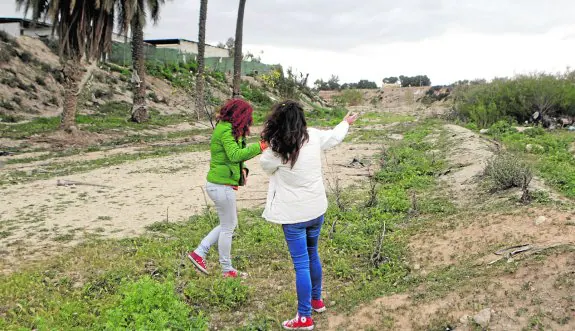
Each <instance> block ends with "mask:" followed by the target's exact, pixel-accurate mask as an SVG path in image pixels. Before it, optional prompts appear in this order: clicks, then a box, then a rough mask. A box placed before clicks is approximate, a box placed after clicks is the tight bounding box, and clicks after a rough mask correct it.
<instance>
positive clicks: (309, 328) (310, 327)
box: [282, 325, 313, 331]
mask: <svg viewBox="0 0 575 331" xmlns="http://www.w3.org/2000/svg"><path fill="white" fill-rule="evenodd" d="M282 326H283V325H282ZM283 328H284V330H306V331H311V330H313V325H312V326H306V327H302V328H288V327H287V326H283Z"/></svg>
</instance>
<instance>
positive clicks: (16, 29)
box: [0, 17, 52, 38]
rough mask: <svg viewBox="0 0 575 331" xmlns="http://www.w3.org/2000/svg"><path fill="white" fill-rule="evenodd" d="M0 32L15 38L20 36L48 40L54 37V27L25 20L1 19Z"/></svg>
mask: <svg viewBox="0 0 575 331" xmlns="http://www.w3.org/2000/svg"><path fill="white" fill-rule="evenodd" d="M0 31H4V32H6V33H7V34H9V35H10V36H12V37H14V38H18V37H20V36H28V37H35V38H48V37H50V36H51V35H52V25H50V24H48V23H44V22H34V21H33V20H29V19H25V18H10V17H0Z"/></svg>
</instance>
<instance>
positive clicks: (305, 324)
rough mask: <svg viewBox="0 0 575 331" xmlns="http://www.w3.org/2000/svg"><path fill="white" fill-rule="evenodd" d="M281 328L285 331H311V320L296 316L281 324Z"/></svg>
mask: <svg viewBox="0 0 575 331" xmlns="http://www.w3.org/2000/svg"><path fill="white" fill-rule="evenodd" d="M282 326H283V328H284V329H286V330H313V320H312V319H311V317H303V316H299V314H297V315H296V316H295V318H294V319H292V320H288V321H285V322H283V323H282Z"/></svg>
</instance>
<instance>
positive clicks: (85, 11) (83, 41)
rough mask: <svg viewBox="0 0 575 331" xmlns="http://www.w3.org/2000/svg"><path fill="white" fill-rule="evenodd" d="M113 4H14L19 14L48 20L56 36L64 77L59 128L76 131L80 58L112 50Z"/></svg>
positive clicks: (27, 0)
mask: <svg viewBox="0 0 575 331" xmlns="http://www.w3.org/2000/svg"><path fill="white" fill-rule="evenodd" d="M115 4H116V0H100V1H94V0H16V5H17V8H18V9H19V10H23V12H24V14H25V15H26V14H27V13H28V12H29V11H31V12H32V18H33V19H34V20H38V19H40V18H43V19H47V20H48V21H50V22H52V23H53V26H54V27H53V29H54V30H55V31H56V33H57V35H58V43H59V55H60V62H61V64H62V73H63V76H64V109H63V111H62V121H61V124H60V128H61V129H63V130H66V131H68V132H71V131H74V130H75V129H76V105H77V103H78V93H79V82H80V80H81V77H82V70H81V69H82V64H81V61H82V58H85V59H86V60H87V61H92V60H96V59H98V58H100V57H101V56H102V54H104V53H106V52H107V51H109V50H110V48H111V46H112V32H113V30H114V9H115Z"/></svg>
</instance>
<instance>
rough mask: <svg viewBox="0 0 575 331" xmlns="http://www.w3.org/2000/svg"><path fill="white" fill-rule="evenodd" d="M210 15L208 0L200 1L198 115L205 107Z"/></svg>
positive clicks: (197, 82) (197, 84)
mask: <svg viewBox="0 0 575 331" xmlns="http://www.w3.org/2000/svg"><path fill="white" fill-rule="evenodd" d="M207 16H208V0H201V3H200V27H199V32H198V75H197V78H196V109H197V110H196V111H197V112H198V116H200V113H201V112H202V111H203V110H204V108H205V100H204V88H205V76H204V70H205V61H204V56H205V50H206V20H207Z"/></svg>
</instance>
